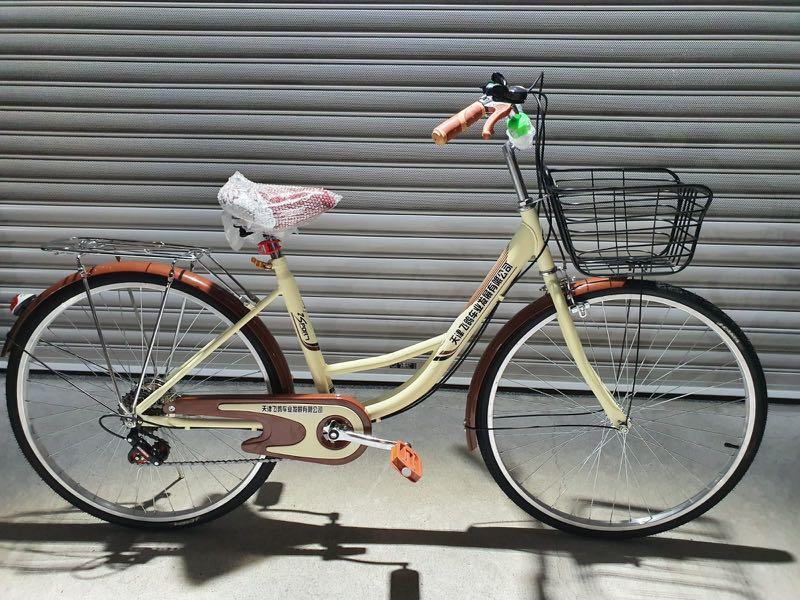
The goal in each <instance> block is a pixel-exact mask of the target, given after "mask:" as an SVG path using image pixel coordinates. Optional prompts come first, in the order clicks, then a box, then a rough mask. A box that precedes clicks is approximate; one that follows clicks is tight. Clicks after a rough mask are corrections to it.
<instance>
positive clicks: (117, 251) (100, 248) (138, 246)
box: [42, 237, 211, 262]
mask: <svg viewBox="0 0 800 600" xmlns="http://www.w3.org/2000/svg"><path fill="white" fill-rule="evenodd" d="M42 250H44V251H46V252H53V253H55V254H77V255H79V256H80V255H84V254H109V255H112V256H137V257H140V258H162V259H166V260H171V261H179V260H185V261H190V262H194V261H197V260H199V259H200V258H202V257H203V256H208V255H209V254H210V253H211V251H210V250H209V249H208V248H198V247H194V246H184V245H181V244H167V243H164V242H142V241H136V240H120V239H113V238H89V237H71V238H66V239H63V240H55V241H52V242H48V243H47V244H45V245H43V246H42Z"/></svg>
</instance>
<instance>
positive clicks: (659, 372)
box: [476, 281, 767, 537]
mask: <svg viewBox="0 0 800 600" xmlns="http://www.w3.org/2000/svg"><path fill="white" fill-rule="evenodd" d="M579 301H580V302H581V303H585V304H582V306H581V307H580V311H579V312H578V314H575V315H574V320H575V323H576V326H577V328H578V331H579V334H580V336H581V339H582V340H583V343H584V347H585V350H586V354H587V356H588V358H589V360H590V362H591V363H592V364H593V366H594V368H595V369H596V370H597V372H598V374H599V375H600V377H601V378H602V380H603V381H604V382H605V383H606V385H607V386H608V387H609V391H611V392H612V394H613V395H614V397H615V399H616V401H617V403H618V404H619V405H620V407H622V409H623V410H625V411H627V412H628V414H629V416H630V420H631V426H630V429H629V430H628V431H627V432H621V431H618V430H616V429H614V428H611V427H610V423H609V421H608V419H607V418H606V416H605V413H604V412H603V411H602V409H600V407H599V405H598V403H597V400H596V399H595V398H594V395H593V394H592V393H591V391H590V390H589V389H588V387H587V386H586V384H585V382H584V381H583V378H582V377H581V375H580V373H579V372H578V369H577V366H576V365H575V363H574V361H573V360H572V358H571V357H570V356H569V352H568V351H567V350H566V347H565V344H564V342H563V338H562V336H561V333H560V330H559V328H558V324H557V322H556V315H555V309H554V308H552V307H550V308H548V309H545V310H544V311H543V312H540V313H539V314H537V315H535V316H534V317H533V318H532V319H531V320H529V321H528V322H527V323H524V324H523V325H522V326H521V327H520V328H519V329H518V330H517V331H516V332H515V333H514V334H513V335H512V336H511V337H510V338H509V339H508V340H507V341H506V342H505V343H504V345H503V346H502V347H501V349H500V351H499V352H498V354H497V356H496V357H495V359H494V361H493V363H492V365H491V366H490V368H489V371H488V373H487V377H486V379H485V381H484V383H483V387H482V389H481V391H480V396H479V404H478V414H477V420H476V425H477V428H478V431H477V434H478V441H479V444H480V448H481V452H482V454H483V458H484V460H485V462H486V464H487V466H488V468H489V470H490V471H491V473H492V475H493V476H494V478H495V480H496V481H497V482H498V484H499V485H500V487H501V488H502V489H503V490H504V491H505V492H506V494H508V496H509V497H510V498H511V499H512V500H514V502H516V503H517V504H518V505H519V506H520V507H521V508H523V509H524V510H526V511H527V512H528V513H529V514H531V515H533V516H534V517H536V518H538V519H540V520H542V521H544V522H546V523H548V524H550V525H552V526H554V527H558V528H561V529H565V530H568V531H572V532H576V533H582V534H590V535H597V536H605V537H631V536H639V535H648V534H652V533H657V532H660V531H665V530H667V529H671V528H673V527H677V526H679V525H681V524H683V523H686V522H687V521H690V520H691V519H693V518H695V517H697V516H698V515H700V514H702V513H703V512H705V511H706V510H708V509H709V508H711V507H712V506H713V505H714V504H716V503H717V502H719V501H720V500H721V499H722V498H723V497H724V496H725V495H726V494H727V493H728V492H730V490H731V489H733V487H734V486H735V485H736V483H737V482H738V481H739V480H740V479H741V477H742V476H743V474H744V472H745V471H746V469H747V467H748V466H749V464H750V463H751V461H752V459H753V457H754V455H755V452H756V450H757V448H758V445H759V443H760V440H761V437H762V434H763V430H764V425H765V422H766V408H767V404H766V386H765V383H764V376H763V372H762V369H761V366H760V364H759V361H758V358H757V356H756V355H755V352H754V351H753V348H752V346H751V345H750V343H749V342H748V340H747V338H746V337H745V335H744V334H743V333H742V331H741V330H740V329H739V327H738V326H737V325H736V324H735V323H734V322H733V321H732V320H731V319H730V318H729V317H728V316H727V315H725V314H724V313H723V312H722V311H720V310H719V309H718V308H716V307H714V306H713V305H712V304H710V303H709V302H706V301H705V300H703V299H702V298H700V297H698V296H696V295H694V294H691V293H689V292H687V291H685V290H681V289H679V288H675V287H673V286H669V285H666V284H662V283H652V282H639V281H635V282H634V281H631V282H627V283H626V285H625V286H624V287H621V288H615V289H611V290H605V291H600V292H595V293H591V294H587V295H585V296H582V297H580V299H579Z"/></svg>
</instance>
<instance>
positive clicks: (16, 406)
mask: <svg viewBox="0 0 800 600" xmlns="http://www.w3.org/2000/svg"><path fill="white" fill-rule="evenodd" d="M91 287H92V289H91V299H92V302H91V303H90V302H89V297H88V296H87V294H86V290H85V288H84V287H83V283H82V282H81V281H76V282H75V283H73V284H71V285H69V286H66V287H65V288H63V289H61V290H59V291H58V292H56V293H55V294H53V295H52V296H50V297H49V298H47V299H46V300H45V301H44V302H42V304H40V305H39V306H38V307H37V308H36V309H35V311H34V313H33V314H32V315H30V317H29V318H28V319H27V320H26V322H25V325H24V326H23V328H22V329H21V331H20V332H19V334H18V335H17V336H16V338H15V340H14V344H13V346H12V350H11V354H10V358H9V367H8V376H7V400H8V413H9V418H10V420H11V425H12V429H13V431H14V434H15V436H16V438H17V441H18V442H19V445H20V448H21V449H22V451H23V453H24V454H25V456H26V458H27V459H28V461H29V462H30V463H31V465H32V466H33V467H34V468H35V469H36V471H37V472H38V474H39V475H40V476H41V477H42V479H43V480H44V481H45V482H46V483H47V484H48V485H50V487H51V488H53V490H55V491H56V492H57V493H58V494H60V495H61V496H62V497H63V498H64V499H66V500H67V501H69V502H71V503H72V504H73V505H75V506H76V507H78V508H80V509H81V510H83V511H85V512H88V513H90V514H92V515H94V516H96V517H99V518H101V519H105V520H107V521H112V522H115V523H119V524H123V525H129V526H136V527H150V528H166V527H181V526H187V525H194V524H197V523H201V522H204V521H209V520H211V519H214V518H216V517H219V516H221V515H222V514H224V513H226V512H228V511H229V510H231V509H233V508H235V507H236V506H238V505H239V504H241V503H242V502H244V501H245V500H246V499H247V498H248V497H249V496H250V495H252V494H253V493H254V492H255V491H256V490H257V489H258V488H259V487H260V486H261V484H263V483H264V481H265V480H266V479H267V477H268V476H269V474H270V472H271V471H272V469H273V467H274V465H273V464H272V463H262V462H258V457H257V456H255V455H253V454H248V453H246V452H244V451H242V449H241V443H242V441H244V440H245V439H247V438H250V437H252V436H253V432H252V431H242V430H233V429H189V430H184V429H176V428H164V427H149V426H147V425H142V424H139V425H140V427H139V429H140V430H141V431H143V432H145V433H146V436H147V437H146V440H145V441H147V442H148V443H150V444H153V443H155V440H161V441H162V443H163V444H166V445H167V446H168V448H169V455H168V457H167V459H166V460H165V461H164V462H163V464H160V465H158V466H156V465H155V464H153V463H152V462H150V463H146V464H136V463H135V462H132V461H131V460H130V459H129V452H130V451H131V450H132V444H131V443H129V442H128V441H127V440H126V439H125V438H126V437H127V436H128V435H129V433H130V427H129V424H128V423H126V420H125V419H124V418H122V414H123V413H125V412H127V411H130V410H131V407H132V405H133V402H134V400H135V398H136V395H137V394H136V390H137V389H138V388H139V387H140V386H141V389H142V392H140V397H144V396H145V395H146V394H148V393H149V391H152V390H155V389H156V388H158V387H159V386H160V385H162V384H163V382H164V381H166V380H167V379H168V378H169V376H170V374H172V373H173V372H174V371H175V370H176V369H177V368H178V367H179V366H180V365H181V364H182V363H183V362H184V361H186V360H187V359H189V358H190V357H192V356H193V355H194V354H195V353H196V352H197V351H198V350H199V349H200V348H202V347H203V346H204V345H205V344H207V343H208V342H209V341H211V340H213V339H214V337H215V336H217V335H218V334H220V333H221V332H223V331H225V330H226V329H227V328H228V327H230V326H231V325H232V324H233V323H235V322H236V321H237V320H238V316H237V315H235V314H232V312H231V310H230V308H228V307H226V306H225V305H224V304H223V303H221V302H220V301H218V300H216V299H215V298H214V297H212V296H210V295H207V294H204V293H202V292H200V291H198V290H197V289H195V288H194V287H192V286H189V285H187V284H185V283H183V282H181V281H179V280H178V279H176V280H175V281H174V283H172V285H171V286H170V285H168V284H167V280H166V278H165V277H163V276H159V275H156V274H151V273H115V274H108V275H101V276H97V277H93V278H92V279H91ZM162 306H163V311H160V308H161V307H162ZM160 312H161V319H160V321H159V313H160ZM157 324H158V326H157ZM151 347H152V351H151V352H150V354H149V355H148V350H149V349H150V348H151ZM109 364H110V366H111V368H110V369H109ZM276 373H277V372H276V369H275V367H274V365H273V362H272V359H271V358H270V356H269V354H268V352H267V350H266V349H265V348H264V347H263V346H262V345H261V343H260V341H259V337H258V335H257V334H256V333H255V332H254V329H253V328H252V327H251V326H250V324H248V325H246V326H245V327H244V328H242V329H241V330H240V331H239V332H238V333H236V334H235V335H234V336H233V337H231V338H230V340H228V341H227V342H225V344H223V345H222V346H221V347H220V349H219V350H218V351H217V352H216V353H215V354H213V355H212V356H211V357H209V358H208V359H206V360H205V361H204V362H202V363H200V364H199V365H198V366H196V367H195V368H193V369H191V370H190V371H189V372H188V373H187V374H186V376H185V377H184V378H183V379H182V380H181V381H180V382H179V383H178V384H176V386H175V387H174V388H173V389H172V390H170V391H169V392H168V393H167V395H168V397H171V396H174V395H179V394H183V393H191V394H202V393H220V392H225V391H230V392H234V393H236V392H242V391H247V392H260V393H264V394H269V393H282V392H287V391H288V390H285V389H282V387H281V382H280V379H279V378H278V376H277V374H276ZM120 405H122V406H123V407H124V409H121V408H120ZM150 410H151V411H152V414H155V415H158V414H161V403H160V402H159V403H157V404H156V405H155V406H154V407H153V408H152V409H150ZM147 414H150V413H147Z"/></svg>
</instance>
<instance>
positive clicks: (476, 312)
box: [434, 263, 514, 360]
mask: <svg viewBox="0 0 800 600" xmlns="http://www.w3.org/2000/svg"><path fill="white" fill-rule="evenodd" d="M513 271H514V267H513V265H510V264H509V263H503V264H502V265H501V266H500V267H499V268H498V269H497V272H496V273H495V274H494V276H493V277H492V278H491V279H490V280H489V281H488V283H487V284H486V286H485V287H484V289H483V291H481V292H480V293H476V294H475V300H474V301H473V302H472V305H471V306H470V308H469V310H468V311H467V314H466V315H465V316H464V318H463V319H462V320H461V323H459V324H458V327H456V329H455V331H453V333H452V334H451V335H450V343H452V344H453V347H452V348H451V349H450V350H446V351H444V352H441V353H439V354H438V355H437V356H436V358H434V360H447V359H448V358H450V357H451V356H453V354H455V352H456V350H457V349H458V346H459V344H461V342H462V341H463V340H464V337H465V336H466V335H467V333H468V332H469V331H470V330H471V329H472V328H473V326H474V325H475V324H476V323H479V322H480V318H479V317H480V316H481V314H482V313H483V312H484V310H486V307H487V306H488V305H489V303H490V302H491V300H492V298H494V297H495V296H496V295H497V292H498V291H499V290H500V288H501V287H502V286H503V282H505V280H506V279H508V277H509V275H511V273H512V272H513Z"/></svg>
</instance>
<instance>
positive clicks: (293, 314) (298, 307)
mask: <svg viewBox="0 0 800 600" xmlns="http://www.w3.org/2000/svg"><path fill="white" fill-rule="evenodd" d="M272 268H273V269H274V270H275V277H276V278H277V280H278V289H279V290H280V292H281V295H282V296H283V301H284V304H285V305H286V310H287V312H288V313H289V318H290V319H291V321H292V327H294V332H295V335H296V336H297V341H298V342H300V348H301V350H302V351H303V356H304V357H305V359H306V364H308V369H309V371H310V373H311V379H313V380H314V386H315V387H316V388H317V391H318V392H320V393H323V394H327V393H331V392H333V382H332V381H331V378H330V377H329V376H328V373H327V367H326V366H325V359H324V358H323V356H322V352H321V350H320V347H319V340H318V339H317V334H316V333H315V332H314V327H313V325H312V324H311V319H310V318H309V316H308V312H307V311H306V307H305V304H304V303H303V298H302V296H301V295H300V290H299V289H298V287H297V282H296V281H295V279H294V275H292V272H291V271H290V270H289V265H288V264H287V263H286V258H285V257H283V256H281V257H280V258H274V259H273V260H272Z"/></svg>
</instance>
